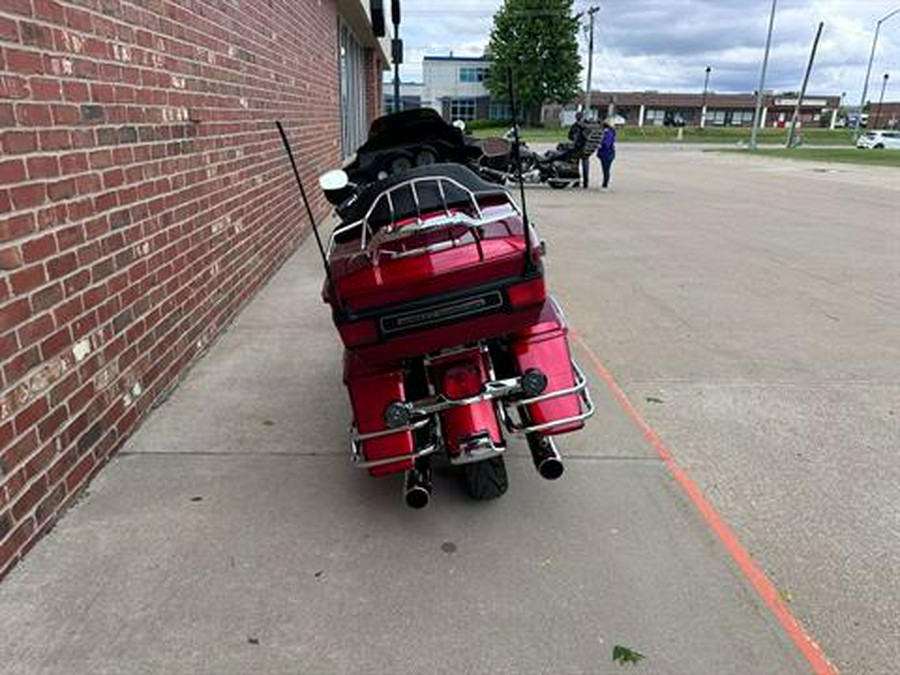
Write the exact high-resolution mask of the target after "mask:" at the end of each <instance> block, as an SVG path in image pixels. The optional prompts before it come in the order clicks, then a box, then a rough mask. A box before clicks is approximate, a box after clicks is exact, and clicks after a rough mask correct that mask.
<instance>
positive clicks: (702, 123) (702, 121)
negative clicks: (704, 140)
mask: <svg viewBox="0 0 900 675" xmlns="http://www.w3.org/2000/svg"><path fill="white" fill-rule="evenodd" d="M711 70H712V66H706V79H705V80H703V103H702V104H701V105H700V128H701V129H702V128H704V127H705V126H706V92H707V91H708V90H709V73H710V71H711Z"/></svg>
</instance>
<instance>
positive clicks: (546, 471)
mask: <svg viewBox="0 0 900 675" xmlns="http://www.w3.org/2000/svg"><path fill="white" fill-rule="evenodd" d="M528 449H529V450H530V451H531V459H532V460H533V461H534V468H535V469H537V472H538V473H539V474H541V477H542V478H546V479H547V480H556V479H557V478H559V477H560V476H562V475H563V472H564V471H565V467H564V466H563V462H562V456H561V455H560V454H559V450H557V449H556V444H555V443H554V442H553V439H551V438H549V437H547V436H543V435H541V434H528Z"/></svg>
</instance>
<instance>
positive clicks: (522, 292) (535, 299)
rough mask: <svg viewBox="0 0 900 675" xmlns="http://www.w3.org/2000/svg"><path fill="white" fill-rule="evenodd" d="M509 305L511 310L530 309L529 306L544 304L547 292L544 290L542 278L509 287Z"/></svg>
mask: <svg viewBox="0 0 900 675" xmlns="http://www.w3.org/2000/svg"><path fill="white" fill-rule="evenodd" d="M508 293H509V304H510V306H511V307H512V308H513V309H518V308H519V307H530V306H531V305H539V304H540V303H542V302H544V300H545V299H546V297H547V291H546V289H545V288H544V278H543V277H539V278H537V279H532V280H531V281H526V282H525V283H524V284H516V285H515V286H510V287H509V290H508Z"/></svg>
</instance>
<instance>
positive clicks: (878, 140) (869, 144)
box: [856, 129, 900, 150]
mask: <svg viewBox="0 0 900 675" xmlns="http://www.w3.org/2000/svg"><path fill="white" fill-rule="evenodd" d="M856 147H857V148H862V149H863V150H885V149H888V148H889V149H892V150H900V131H890V130H887V129H884V130H881V131H867V132H866V133H864V134H863V135H862V136H860V137H859V140H858V141H856Z"/></svg>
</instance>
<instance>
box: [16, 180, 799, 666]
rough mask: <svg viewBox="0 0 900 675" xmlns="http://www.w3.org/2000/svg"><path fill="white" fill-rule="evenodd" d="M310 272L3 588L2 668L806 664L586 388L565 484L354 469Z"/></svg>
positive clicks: (209, 362) (147, 429) (328, 331)
mask: <svg viewBox="0 0 900 675" xmlns="http://www.w3.org/2000/svg"><path fill="white" fill-rule="evenodd" d="M534 199H537V200H539V199H541V197H540V196H536V197H534ZM320 280H321V272H320V266H319V264H318V262H317V259H316V256H315V252H314V248H313V246H311V245H310V243H309V242H308V243H307V245H305V246H304V248H303V249H302V250H301V251H300V253H299V254H298V255H296V256H294V257H293V258H292V259H291V260H290V261H289V262H288V264H287V265H286V266H285V268H284V269H282V270H281V272H279V274H278V275H277V276H276V278H275V279H274V280H273V281H272V282H271V283H270V285H269V286H268V287H267V288H266V289H264V291H263V292H262V294H261V295H260V296H259V297H258V298H257V299H256V300H255V301H254V302H253V304H252V305H251V306H250V307H248V308H247V309H246V310H245V311H244V313H243V314H242V315H241V316H240V317H239V319H238V320H237V322H236V323H235V325H234V326H233V328H232V329H231V330H230V331H229V332H228V333H227V334H226V335H225V336H224V337H223V338H222V339H221V340H220V341H219V342H218V343H217V344H215V345H214V346H213V348H212V349H211V351H210V353H209V354H208V355H207V357H206V358H205V359H204V360H203V361H202V362H201V363H199V364H198V365H197V366H196V367H195V368H194V370H193V371H192V372H191V373H190V375H189V377H188V378H187V379H186V381H185V382H184V383H183V384H182V385H181V386H180V387H179V389H178V390H177V391H176V392H175V393H174V395H173V396H172V397H171V398H170V399H169V400H168V401H167V402H166V403H165V404H164V405H163V406H161V407H160V408H159V409H158V410H157V411H156V412H154V414H153V415H152V416H151V418H150V419H149V420H148V421H147V423H146V424H144V426H143V427H142V428H141V429H140V430H139V432H138V433H137V434H136V436H135V437H134V438H133V439H132V440H131V442H130V443H129V444H128V445H127V446H126V447H125V448H124V450H123V451H122V452H121V453H120V454H119V455H118V457H117V458H116V459H115V460H114V461H113V462H112V463H111V464H110V466H109V467H108V468H106V469H105V470H104V471H103V472H102V474H101V475H100V476H99V477H98V479H97V480H95V481H94V483H93V484H92V485H91V487H90V492H89V494H88V495H87V496H86V497H85V498H84V499H83V500H82V502H81V503H79V504H78V505H77V506H76V507H75V508H74V509H72V511H71V512H70V513H69V514H68V515H67V516H66V517H65V518H64V519H63V520H62V521H61V522H60V523H59V525H58V526H57V528H56V529H55V530H54V531H53V532H52V533H51V534H50V535H49V536H48V537H47V538H46V539H44V540H43V541H42V542H41V543H40V544H39V545H38V546H37V548H36V549H35V550H34V551H33V552H32V553H31V554H30V555H29V556H28V557H27V559H26V560H25V561H24V562H23V563H21V564H20V565H19V566H18V567H17V568H16V569H15V570H14V571H13V572H12V573H11V574H10V575H9V576H8V578H7V579H6V580H5V581H4V583H3V584H2V586H0V634H2V635H3V636H4V639H3V641H2V642H3V643H2V646H0V664H2V670H3V672H4V673H8V674H10V675H14V674H15V675H18V674H21V675H26V674H27V675H39V674H49V673H60V674H62V673H65V674H66V675H72V674H80V673H83V674H91V675H96V674H100V673H210V674H212V673H215V674H216V675H223V674H227V673H235V674H238V673H266V674H268V675H272V674H277V673H304V674H306V673H424V672H430V673H517V674H520V673H616V672H621V671H620V669H621V666H619V665H617V664H615V663H613V662H612V660H611V656H612V651H613V648H614V646H615V645H623V646H627V647H629V648H632V649H634V650H637V651H639V652H641V653H642V654H644V655H645V656H646V658H645V659H644V660H643V661H641V663H640V664H639V665H638V666H637V667H635V668H634V669H633V672H636V673H660V674H665V675H678V674H684V675H697V674H703V673H710V674H715V675H727V674H730V673H733V674H735V675H752V674H754V673H759V674H763V673H765V674H770V673H778V674H779V675H784V674H788V673H803V672H808V665H807V664H806V663H805V661H802V660H801V659H800V657H799V655H798V653H797V652H796V651H795V649H794V647H793V646H792V645H791V644H790V643H789V642H788V640H787V638H786V637H785V636H784V634H783V633H782V632H781V630H780V628H779V627H778V626H777V625H775V623H774V621H773V620H772V619H771V617H770V615H769V614H768V611H767V610H766V609H764V608H763V607H762V606H761V605H760V604H759V602H758V600H757V599H756V596H755V595H754V594H753V593H752V591H750V589H749V587H748V585H747V584H746V583H745V581H744V580H743V579H742V578H741V577H740V576H739V574H738V573H737V571H736V569H735V568H734V567H733V565H732V563H731V562H730V560H729V559H728V558H727V556H726V554H725V553H724V551H723V549H722V548H721V546H720V545H719V544H718V542H717V541H716V540H715V539H714V537H713V535H712V534H711V533H710V532H709V531H708V529H707V528H706V526H705V525H704V523H703V522H701V520H700V518H699V517H698V516H697V514H696V512H695V510H694V509H693V507H692V506H691V505H690V504H689V503H688V502H687V500H686V498H685V497H684V495H683V494H682V492H681V491H680V489H679V488H678V487H677V485H676V484H675V483H674V481H673V480H672V479H671V478H670V477H669V475H668V473H667V471H666V470H665V468H664V467H663V465H662V464H661V462H660V461H659V459H658V457H657V455H656V453H655V452H654V451H653V450H652V448H650V447H649V446H648V445H647V444H646V442H645V441H644V439H643V438H642V437H641V435H640V433H638V432H637V430H636V429H635V428H634V426H633V425H632V424H631V422H630V421H629V420H628V419H627V418H626V417H625V415H624V414H623V413H622V412H621V411H620V410H619V409H618V408H617V406H616V404H615V402H614V401H613V400H612V398H611V396H610V395H609V394H608V393H607V392H606V390H605V389H604V387H603V385H602V384H601V383H600V382H598V381H595V380H592V382H591V385H592V391H593V392H594V394H595V400H596V402H597V403H598V407H599V413H598V415H597V417H595V418H594V419H593V420H592V421H591V423H590V426H589V428H588V429H587V430H586V432H584V433H582V434H579V435H577V436H575V437H573V438H572V439H571V440H567V441H566V442H564V443H563V444H562V447H563V452H564V453H565V454H566V455H567V456H568V465H567V469H568V470H567V472H566V474H565V476H564V478H563V479H562V480H560V481H558V482H556V483H549V482H544V481H542V480H541V479H540V478H539V477H538V476H537V474H536V472H535V471H534V469H533V468H532V466H531V464H530V460H529V458H528V455H527V452H526V451H525V449H524V447H522V446H521V445H520V444H513V447H512V448H511V451H510V456H509V459H508V465H509V469H510V480H511V488H510V491H509V493H508V494H507V495H506V496H505V497H504V498H503V499H501V500H499V501H497V502H492V503H476V502H473V501H470V500H469V499H468V498H467V497H465V496H464V494H463V490H462V487H461V486H460V485H459V484H458V483H457V482H456V481H455V479H454V477H453V476H450V475H447V474H446V473H439V474H438V475H437V476H436V479H435V495H434V500H433V504H432V506H430V507H429V508H428V509H427V510H426V511H424V512H412V511H409V510H407V509H406V508H405V507H404V506H403V505H402V501H401V498H400V483H399V480H398V479H381V480H374V479H369V478H367V477H366V476H365V475H364V474H363V473H361V472H359V471H356V470H355V469H353V468H352V467H351V466H350V465H349V461H348V454H349V453H348V442H347V439H346V425H347V421H348V415H349V413H348V405H347V402H346V397H345V394H344V391H343V388H342V385H341V382H340V350H339V347H338V339H337V336H336V335H335V333H334V331H333V328H332V326H331V325H330V320H329V316H328V312H327V311H326V309H325V307H324V306H322V305H320V304H319V301H318V291H319V286H320ZM574 321H575V319H574V318H573V322H574ZM582 360H584V358H583V357H582ZM627 669H628V670H629V672H631V671H632V668H631V666H628V667H627Z"/></svg>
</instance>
